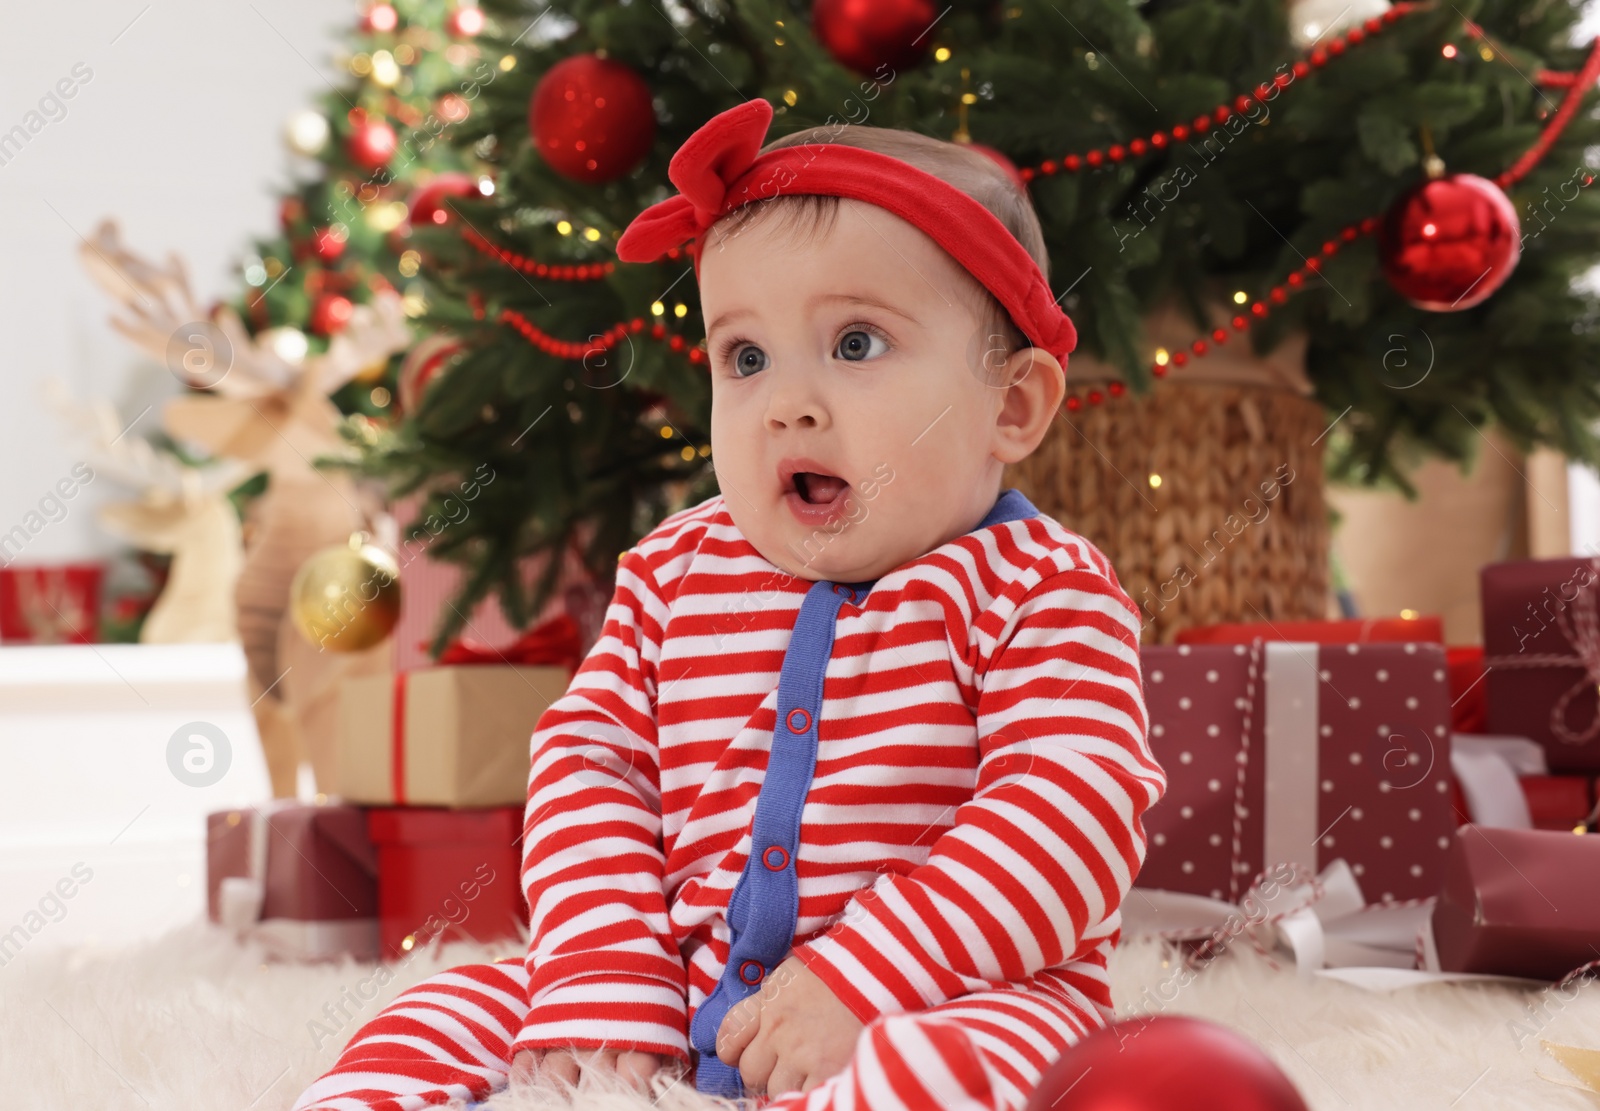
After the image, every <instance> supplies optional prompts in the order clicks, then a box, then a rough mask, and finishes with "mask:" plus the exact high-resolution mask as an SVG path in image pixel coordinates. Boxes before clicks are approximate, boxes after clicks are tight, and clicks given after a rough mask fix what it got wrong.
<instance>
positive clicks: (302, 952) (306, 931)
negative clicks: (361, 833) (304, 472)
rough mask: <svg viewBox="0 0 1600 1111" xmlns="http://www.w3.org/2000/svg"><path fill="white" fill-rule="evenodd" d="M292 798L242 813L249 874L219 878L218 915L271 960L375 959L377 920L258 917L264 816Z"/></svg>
mask: <svg viewBox="0 0 1600 1111" xmlns="http://www.w3.org/2000/svg"><path fill="white" fill-rule="evenodd" d="M286 805H287V806H294V805H298V804H297V803H295V802H294V801H292V800H289V801H287V802H281V803H270V804H267V805H265V806H256V807H252V808H250V809H248V810H246V811H244V815H245V820H246V821H247V822H248V823H249V830H248V833H247V836H248V837H249V839H250V840H249V849H248V852H247V855H246V859H247V861H248V867H249V869H250V873H249V875H246V876H227V877H224V879H223V881H222V883H221V885H220V886H219V887H218V890H217V917H218V918H219V919H220V920H221V923H222V925H223V926H224V927H226V928H227V929H229V930H232V931H233V933H234V935H235V936H236V937H237V938H239V940H241V941H244V940H252V941H257V942H260V943H261V945H262V947H263V948H264V949H266V951H267V952H268V953H270V954H272V955H274V956H279V957H286V958H289V959H292V960H326V959H328V958H332V957H339V956H343V955H345V954H349V955H350V956H352V957H354V958H355V959H357V960H373V959H376V957H377V955H378V920H377V919H376V918H346V919H338V920H333V921H327V922H304V921H301V920H299V919H295V918H266V919H263V918H262V917H261V909H262V905H263V903H264V902H265V900H266V880H267V838H268V832H269V829H268V826H267V817H268V814H269V813H271V812H272V811H273V810H276V809H278V808H280V807H281V806H286Z"/></svg>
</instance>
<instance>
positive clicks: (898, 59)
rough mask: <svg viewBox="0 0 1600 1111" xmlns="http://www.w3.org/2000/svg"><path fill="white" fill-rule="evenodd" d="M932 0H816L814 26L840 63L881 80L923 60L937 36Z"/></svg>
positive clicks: (936, 11)
mask: <svg viewBox="0 0 1600 1111" xmlns="http://www.w3.org/2000/svg"><path fill="white" fill-rule="evenodd" d="M938 19H939V7H938V5H937V4H935V3H934V2H933V0H816V3H815V4H813V5H812V6H811V26H812V29H813V30H814V31H815V32H816V35H817V38H818V40H820V41H821V43H822V45H823V46H825V47H827V48H828V53H830V54H832V55H833V56H834V57H835V58H837V59H838V60H839V64H840V65H843V66H846V67H848V68H850V69H853V70H855V71H856V72H857V73H861V74H865V75H867V76H869V77H875V78H878V79H879V80H882V79H884V78H892V77H893V76H894V75H895V74H896V73H899V72H900V71H902V70H908V69H911V68H912V67H913V66H915V65H917V63H919V62H921V61H922V59H923V56H924V55H926V54H927V52H928V49H929V47H930V46H931V45H932V40H933V25H934V24H935V23H936V22H938Z"/></svg>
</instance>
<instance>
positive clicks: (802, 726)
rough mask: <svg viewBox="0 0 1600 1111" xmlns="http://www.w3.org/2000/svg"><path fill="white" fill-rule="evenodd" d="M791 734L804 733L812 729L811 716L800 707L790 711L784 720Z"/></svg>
mask: <svg viewBox="0 0 1600 1111" xmlns="http://www.w3.org/2000/svg"><path fill="white" fill-rule="evenodd" d="M784 721H785V722H786V723H787V724H788V726H789V732H791V733H804V732H805V731H806V730H807V729H809V728H810V727H811V715H810V714H808V713H806V712H805V710H804V709H803V708H801V707H799V706H796V707H795V708H794V709H792V710H790V711H789V716H788V717H787V718H785V719H784Z"/></svg>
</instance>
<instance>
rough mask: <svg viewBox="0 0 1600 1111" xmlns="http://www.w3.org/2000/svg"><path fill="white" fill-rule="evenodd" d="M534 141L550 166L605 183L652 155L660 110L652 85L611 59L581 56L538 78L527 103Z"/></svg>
mask: <svg viewBox="0 0 1600 1111" xmlns="http://www.w3.org/2000/svg"><path fill="white" fill-rule="evenodd" d="M528 129H529V130H530V131H531V132H532V133H533V144H534V146H535V147H536V148H537V149H538V151H539V154H540V155H541V156H543V158H544V160H545V161H546V162H548V163H549V164H550V168H551V169H553V170H555V171H556V172H557V173H558V174H561V175H562V176H563V177H569V178H572V179H573V180H574V181H582V182H586V183H588V184H590V185H600V184H602V183H604V182H607V181H615V180H616V179H617V178H619V177H622V176H623V175H624V174H626V173H628V172H629V171H630V170H632V169H633V168H634V167H635V166H637V165H638V164H639V163H640V162H642V161H643V160H644V157H645V155H647V154H649V153H650V144H651V143H653V142H654V141H655V137H656V113H655V108H654V107H652V105H651V103H650V86H649V85H647V84H645V81H644V78H642V77H640V76H639V75H638V74H637V73H635V72H634V71H633V70H632V69H630V68H628V67H627V66H625V65H623V64H622V63H621V62H615V61H612V60H611V59H609V58H599V57H596V56H595V55H593V54H579V55H576V56H575V57H571V58H567V59H566V60H565V61H561V62H557V63H556V64H555V65H553V66H551V67H550V69H549V72H547V73H546V74H545V75H544V76H543V77H541V78H540V79H539V84H538V86H537V87H536V88H535V89H534V90H533V98H532V99H531V100H530V101H529V103H528Z"/></svg>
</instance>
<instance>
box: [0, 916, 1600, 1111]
mask: <svg viewBox="0 0 1600 1111" xmlns="http://www.w3.org/2000/svg"><path fill="white" fill-rule="evenodd" d="M519 951H520V947H518V946H517V945H515V944H514V943H513V944H510V945H507V946H499V947H494V948H485V947H478V946H471V945H452V946H449V947H446V948H445V949H443V950H442V951H431V952H422V953H419V954H417V955H416V956H414V957H413V958H412V959H411V960H410V961H408V962H407V963H406V964H405V965H404V966H403V967H402V968H401V969H400V970H399V972H398V974H397V975H396V976H395V978H394V979H393V980H392V981H391V982H390V983H389V984H388V985H387V986H386V987H385V988H384V989H382V990H381V991H380V993H379V994H378V996H377V997H376V998H375V999H373V1000H372V1001H370V1002H368V1003H366V1004H364V1005H362V1006H361V1009H360V1010H359V1011H358V1012H354V1013H353V1014H352V1017H351V1019H350V1021H349V1023H348V1024H347V1025H344V1027H343V1028H342V1029H341V1030H340V1031H338V1032H337V1033H336V1034H335V1036H332V1037H327V1036H322V1037H320V1039H319V1038H318V1036H317V1032H316V1030H315V1029H314V1028H313V1026H312V1023H313V1022H317V1021H321V1022H323V1023H327V1022H328V1016H327V1013H326V1011H325V1008H326V1006H327V1005H328V1004H330V1003H337V1002H338V1001H339V1000H340V999H341V993H342V992H344V991H345V989H347V988H348V989H350V994H349V995H344V996H343V997H344V998H345V999H349V998H351V997H352V996H353V995H354V991H355V988H356V985H358V984H359V983H361V981H363V980H366V979H367V978H368V977H370V975H371V973H372V969H371V968H370V967H365V966H360V965H356V964H353V963H345V964H343V965H322V966H309V965H305V966H303V965H291V964H277V963H263V960H262V958H261V954H260V952H259V950H255V949H253V948H251V947H242V946H240V945H238V944H236V943H235V942H234V941H233V940H232V939H231V938H230V937H229V936H228V935H226V934H225V933H223V932H222V931H221V930H220V929H217V928H215V927H211V926H208V925H204V924H197V925H194V926H191V927H188V928H185V929H183V930H178V931H175V932H173V933H171V934H169V935H167V936H166V937H163V938H161V939H159V940H157V941H154V942H150V943H148V944H144V945H141V946H138V947H133V948H129V949H126V950H121V951H100V952H89V951H84V950H79V951H74V952H66V951H56V952H39V953H34V952H32V951H31V950H30V951H26V952H25V953H23V954H20V955H19V956H18V957H17V959H15V960H13V961H12V962H11V963H10V964H8V965H6V966H4V967H0V1106H3V1107H4V1108H5V1109H6V1111H89V1109H94V1111H124V1109H128V1111H152V1109H156V1111H219V1109H225V1111H282V1109H285V1108H288V1107H289V1105H290V1104H291V1103H292V1102H293V1101H294V1099H295V1097H296V1096H297V1095H299V1093H300V1092H301V1091H302V1090H304V1088H305V1087H306V1086H307V1085H308V1084H310V1082H311V1081H312V1080H313V1079H315V1078H316V1077H317V1076H318V1075H319V1074H320V1073H321V1072H322V1071H323V1070H324V1069H326V1068H327V1067H328V1066H329V1065H330V1064H331V1063H332V1062H333V1060H334V1058H335V1057H336V1056H337V1055H338V1052H339V1050H340V1048H341V1047H342V1046H343V1044H344V1041H345V1039H346V1038H348V1037H349V1035H350V1034H351V1033H353V1032H354V1031H355V1029H356V1028H357V1026H359V1024H360V1023H361V1022H363V1021H365V1020H366V1019H367V1018H369V1017H370V1016H371V1015H373V1014H375V1013H376V1012H377V1011H378V1009H379V1008H380V1007H381V1006H382V1005H383V1004H385V1003H387V1002H388V1001H389V1000H390V999H392V998H393V997H394V996H395V995H396V994H397V993H398V992H400V991H401V990H402V989H404V988H405V987H407V986H409V985H410V984H412V983H415V982H416V981H417V980H419V979H422V978H423V977H425V976H427V975H429V974H431V973H433V972H435V971H438V970H440V969H444V968H448V967H450V966H452V965H456V964H462V963H467V962H471V961H478V960H484V959H494V958H499V957H504V956H510V955H513V954H515V953H517V952H519ZM1170 956H1171V954H1170V953H1169V952H1167V951H1165V950H1163V949H1162V948H1161V947H1160V946H1159V945H1158V944H1156V943H1154V942H1138V943H1134V944H1130V945H1126V946H1124V947H1123V948H1122V949H1121V950H1120V951H1119V952H1118V953H1117V956H1116V959H1115V961H1114V963H1113V966H1112V969H1113V975H1114V982H1115V986H1116V998H1117V1000H1118V1002H1119V1008H1120V1009H1121V1010H1122V1011H1125V1012H1132V1011H1133V1010H1134V1009H1135V1007H1137V1006H1138V1004H1139V1001H1140V1000H1141V998H1153V997H1147V996H1145V995H1144V989H1145V988H1147V987H1150V988H1153V987H1154V986H1155V985H1157V984H1162V983H1166V982H1171V980H1172V977H1173V970H1172V967H1170V966H1168V967H1163V964H1162V962H1163V960H1165V959H1167V958H1168V957H1170ZM1565 996H1566V997H1565V998H1564V997H1563V996H1561V995H1556V994H1554V993H1550V992H1545V993H1538V992H1529V991H1526V990H1522V989H1519V988H1515V987H1507V986H1502V985H1492V986H1491V985H1471V986H1463V985H1443V984H1441V985H1431V986H1427V987H1421V988H1410V989H1406V990H1403V991H1399V992H1395V993H1392V994H1388V995H1380V994H1372V993H1368V992H1366V991H1363V990H1361V989H1359V988H1355V987H1351V986H1349V985H1346V984H1342V983H1336V982H1332V981H1328V980H1322V979H1318V980H1315V981H1312V982H1310V983H1301V982H1300V981H1298V980H1297V979H1296V978H1295V976H1294V974H1293V973H1292V972H1291V971H1288V970H1285V971H1274V970H1272V969H1270V968H1268V967H1267V966H1266V965H1265V964H1263V963H1262V962H1261V961H1260V960H1259V959H1258V958H1257V957H1255V956H1254V955H1252V954H1250V953H1247V952H1242V951H1241V952H1238V953H1229V954H1226V955H1224V956H1223V957H1222V958H1221V959H1219V960H1218V961H1217V962H1215V963H1214V964H1213V965H1211V967H1209V968H1208V969H1206V970H1205V971H1204V972H1203V973H1202V974H1200V975H1199V976H1198V978H1196V979H1195V980H1194V981H1193V982H1192V983H1189V984H1188V985H1187V986H1185V987H1183V988H1182V990H1181V991H1179V992H1178V994H1177V996H1176V998H1175V999H1174V1000H1173V1002H1172V1004H1171V1005H1170V1006H1169V1007H1168V1008H1167V1011H1168V1013H1175V1014H1177V1013H1181V1014H1191V1015H1196V1016H1200V1017H1204V1018H1210V1019H1213V1020H1216V1021H1220V1022H1223V1023H1226V1024H1227V1025H1229V1026H1231V1027H1233V1028H1234V1029H1236V1030H1238V1031H1240V1032H1241V1033H1243V1034H1244V1035H1246V1036H1247V1037H1249V1038H1251V1039H1253V1040H1254V1041H1255V1042H1256V1043H1257V1044H1259V1045H1261V1046H1262V1047H1263V1048H1264V1049H1265V1050H1266V1051H1267V1053H1268V1054H1270V1055H1271V1056H1272V1057H1273V1059H1274V1060H1276V1061H1277V1062H1278V1064H1279V1065H1280V1066H1281V1067H1282V1068H1283V1069H1284V1070H1285V1071H1286V1072H1287V1073H1288V1074H1289V1076H1290V1077H1291V1078H1292V1079H1293V1080H1294V1082H1295V1083H1296V1084H1297V1085H1299V1087H1300V1090H1301V1092H1302V1093H1303V1094H1304V1095H1305V1098H1306V1101H1307V1103H1308V1104H1309V1105H1310V1106H1311V1107H1312V1108H1313V1109H1314V1111H1363V1109H1369V1108H1370V1109H1380V1108H1381V1109H1385V1111H1387V1109H1401V1108H1403V1109H1406V1111H1416V1109H1422V1108H1441V1109H1447V1108H1448V1109H1453V1111H1478V1109H1483V1111H1488V1109H1494V1111H1512V1109H1523V1108H1526V1109H1528V1111H1536V1109H1537V1111H1562V1109H1567V1108H1571V1109H1573V1111H1596V1108H1600V1097H1596V1096H1592V1095H1588V1094H1586V1093H1585V1092H1584V1091H1583V1090H1581V1088H1580V1087H1579V1086H1578V1085H1577V1084H1576V1083H1575V1081H1574V1078H1573V1077H1572V1076H1571V1075H1570V1074H1569V1073H1567V1072H1566V1071H1565V1070H1564V1069H1563V1068H1562V1067H1561V1065H1559V1064H1558V1063H1557V1062H1556V1061H1555V1060H1554V1059H1553V1058H1551V1057H1550V1056H1549V1055H1548V1054H1546V1053H1545V1052H1544V1051H1543V1050H1542V1048H1541V1047H1540V1045H1539V1042H1540V1039H1541V1038H1543V1039H1546V1040H1549V1041H1552V1042H1557V1043H1565V1044H1568V1045H1579V1046H1586V1047H1589V1048H1600V985H1597V984H1594V983H1585V984H1583V985H1581V986H1575V987H1573V988H1572V989H1569V991H1568V992H1566V993H1565ZM1530 1007H1531V1008H1534V1010H1532V1011H1531V1012H1530ZM336 1021H339V1020H336ZM319 1040H320V1042H321V1044H320V1045H319V1044H316V1043H317V1042H318V1041H319ZM571 1106H576V1107H579V1108H582V1109H583V1111H648V1109H650V1108H659V1109H661V1111H706V1109H709V1108H718V1107H722V1108H725V1107H727V1106H728V1104H726V1103H722V1102H719V1101H712V1100H709V1099H705V1098H703V1097H701V1096H699V1095H698V1094H697V1093H695V1092H694V1091H693V1090H692V1089H689V1088H688V1086H687V1085H685V1084H682V1083H679V1084H677V1085H676V1087H674V1088H672V1089H671V1090H668V1091H667V1092H666V1093H665V1094H664V1095H660V1096H659V1098H658V1100H657V1101H656V1102H655V1103H651V1102H649V1099H648V1098H647V1097H644V1096H636V1095H632V1094H630V1093H625V1092H619V1091H610V1092H601V1091H597V1090H592V1089H590V1090H586V1091H580V1092H579V1093H578V1097H577V1100H576V1101H575V1103H572V1104H569V1103H566V1102H565V1101H562V1100H557V1099H554V1098H552V1097H544V1096H537V1095H533V1094H529V1095H526V1096H518V1097H516V1098H513V1097H510V1096H507V1095H502V1096H500V1097H499V1098H497V1099H494V1100H491V1101H490V1103H489V1104H488V1107H490V1108H492V1109H493V1111H546V1109H550V1108H555V1107H563V1108H565V1107H571Z"/></svg>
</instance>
